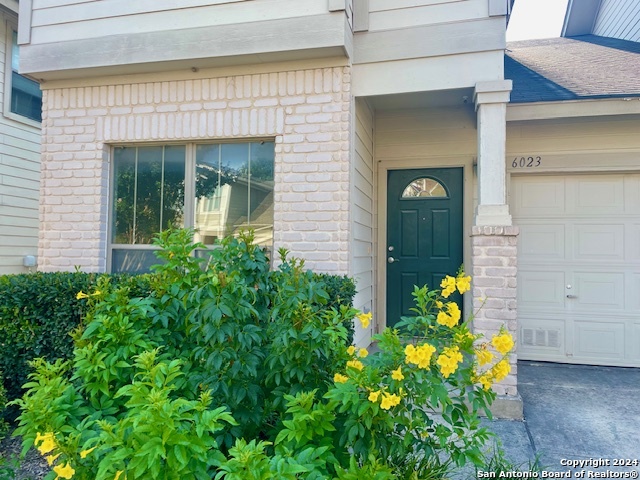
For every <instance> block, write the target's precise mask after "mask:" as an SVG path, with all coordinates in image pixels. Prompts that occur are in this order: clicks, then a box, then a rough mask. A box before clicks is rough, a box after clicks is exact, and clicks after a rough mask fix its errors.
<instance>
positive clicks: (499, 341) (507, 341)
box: [491, 332, 513, 355]
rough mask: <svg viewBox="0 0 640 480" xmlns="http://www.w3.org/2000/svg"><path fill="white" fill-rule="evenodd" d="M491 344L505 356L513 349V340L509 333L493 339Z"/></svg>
mask: <svg viewBox="0 0 640 480" xmlns="http://www.w3.org/2000/svg"><path fill="white" fill-rule="evenodd" d="M491 344H492V345H493V346H494V347H495V349H496V350H497V351H498V352H500V353H501V354H502V355H504V354H506V353H507V352H509V351H511V349H512V348H513V338H512V337H511V335H510V334H509V333H508V332H505V333H502V334H500V335H496V336H495V337H493V338H492V339H491Z"/></svg>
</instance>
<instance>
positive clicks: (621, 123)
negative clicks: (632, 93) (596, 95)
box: [507, 115, 640, 166]
mask: <svg viewBox="0 0 640 480" xmlns="http://www.w3.org/2000/svg"><path fill="white" fill-rule="evenodd" d="M639 131H640V116H638V115H622V116H619V117H607V118H602V117H591V118H582V119H573V120H551V121H545V122H510V123H508V124H507V155H510V154H514V155H518V154H525V153H530V154H533V153H536V154H539V153H564V152H573V151H581V152H615V151H618V152H624V151H628V150H638V149H640V136H639V135H638V132H639ZM507 158H509V157H507ZM603 158H605V159H606V155H604V156H603ZM603 166H606V165H603Z"/></svg>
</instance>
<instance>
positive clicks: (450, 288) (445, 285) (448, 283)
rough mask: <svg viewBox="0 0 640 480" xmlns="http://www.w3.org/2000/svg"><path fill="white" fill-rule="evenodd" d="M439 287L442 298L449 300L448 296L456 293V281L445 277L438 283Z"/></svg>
mask: <svg viewBox="0 0 640 480" xmlns="http://www.w3.org/2000/svg"><path fill="white" fill-rule="evenodd" d="M440 286H441V287H442V296H443V297H444V298H449V295H451V294H452V293H453V292H455V291H456V279H455V278H453V277H451V276H449V275H447V276H446V277H444V280H442V282H441V283H440Z"/></svg>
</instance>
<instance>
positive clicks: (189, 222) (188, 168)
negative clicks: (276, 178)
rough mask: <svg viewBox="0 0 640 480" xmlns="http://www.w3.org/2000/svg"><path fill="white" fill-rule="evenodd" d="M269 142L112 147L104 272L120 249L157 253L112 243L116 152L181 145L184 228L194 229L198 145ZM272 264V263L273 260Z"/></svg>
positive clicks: (239, 140) (187, 142) (247, 140)
mask: <svg viewBox="0 0 640 480" xmlns="http://www.w3.org/2000/svg"><path fill="white" fill-rule="evenodd" d="M262 141H265V142H271V143H273V144H274V149H275V138H273V137H257V138H254V137H251V138H237V139H216V140H208V139H207V140H201V141H198V140H197V139H196V140H193V139H189V140H184V141H168V142H144V143H118V144H117V145H111V146H110V149H109V198H108V214H107V222H108V223H107V230H106V233H107V242H106V248H107V252H106V261H107V264H106V271H107V272H109V273H112V271H113V269H112V266H113V265H112V262H113V250H114V249H115V250H117V249H119V248H126V249H127V250H147V251H153V250H159V248H158V247H156V246H155V245H153V244H123V243H114V242H113V229H114V227H115V225H114V224H113V215H114V211H113V201H114V196H115V161H114V158H115V149H116V148H120V147H138V148H144V147H166V146H170V145H184V146H185V173H184V176H185V186H184V197H185V204H184V228H193V227H194V223H195V213H196V147H197V146H198V145H206V144H211V145H221V144H229V143H256V142H262ZM274 174H275V151H274ZM272 261H273V259H272Z"/></svg>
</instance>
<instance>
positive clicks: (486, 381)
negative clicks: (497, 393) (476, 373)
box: [478, 372, 491, 390]
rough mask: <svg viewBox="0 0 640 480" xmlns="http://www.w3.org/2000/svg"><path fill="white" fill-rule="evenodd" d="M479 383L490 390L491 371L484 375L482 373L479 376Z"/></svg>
mask: <svg viewBox="0 0 640 480" xmlns="http://www.w3.org/2000/svg"><path fill="white" fill-rule="evenodd" d="M478 383H480V384H481V385H482V388H484V389H485V390H489V389H490V388H491V373H489V372H487V373H485V374H483V375H480V377H479V378H478Z"/></svg>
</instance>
